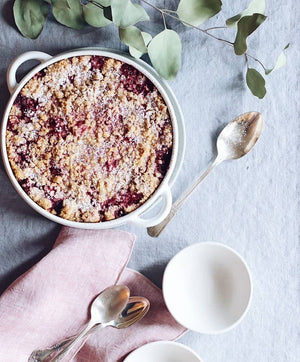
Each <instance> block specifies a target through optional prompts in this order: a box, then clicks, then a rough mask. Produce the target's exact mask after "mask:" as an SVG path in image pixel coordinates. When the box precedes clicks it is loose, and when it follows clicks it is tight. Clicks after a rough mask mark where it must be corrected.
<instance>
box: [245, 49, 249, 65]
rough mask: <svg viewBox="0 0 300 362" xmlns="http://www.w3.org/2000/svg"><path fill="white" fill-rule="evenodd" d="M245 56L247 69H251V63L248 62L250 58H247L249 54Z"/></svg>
mask: <svg viewBox="0 0 300 362" xmlns="http://www.w3.org/2000/svg"><path fill="white" fill-rule="evenodd" d="M244 55H245V59H246V65H247V69H249V62H248V56H247V54H246V53H245V54H244Z"/></svg>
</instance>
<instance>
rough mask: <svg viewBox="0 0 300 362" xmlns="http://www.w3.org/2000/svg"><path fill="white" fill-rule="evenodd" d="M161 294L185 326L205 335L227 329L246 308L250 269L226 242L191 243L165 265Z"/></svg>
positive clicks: (176, 317) (239, 317)
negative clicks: (224, 243) (223, 243)
mask: <svg viewBox="0 0 300 362" xmlns="http://www.w3.org/2000/svg"><path fill="white" fill-rule="evenodd" d="M163 295H164V299H165V302H166V305H167V307H168V309H169V311H170V313H171V314H172V315H173V317H174V318H175V319H176V320H177V321H178V322H179V323H180V324H181V325H183V326H184V327H186V328H188V329H190V330H193V331H196V332H199V333H206V334H217V333H222V332H226V331H228V330H230V329H231V328H233V327H235V326H236V325H237V324H238V323H239V322H240V321H241V320H242V318H243V317H244V316H245V314H246V312H247V310H248V308H249V305H250V301H251V296H252V281H251V276H250V271H249V268H248V266H247V264H246V262H245V261H244V259H243V258H242V257H241V256H240V255H239V254H238V253H237V252H235V251H234V250H233V249H231V248H229V247H227V246H225V245H222V244H219V243H197V244H193V245H191V246H189V247H187V248H185V249H183V250H182V251H180V252H179V253H178V254H176V255H175V256H174V257H173V259H171V261H170V262H169V264H168V265H167V267H166V270H165V273H164V277H163Z"/></svg>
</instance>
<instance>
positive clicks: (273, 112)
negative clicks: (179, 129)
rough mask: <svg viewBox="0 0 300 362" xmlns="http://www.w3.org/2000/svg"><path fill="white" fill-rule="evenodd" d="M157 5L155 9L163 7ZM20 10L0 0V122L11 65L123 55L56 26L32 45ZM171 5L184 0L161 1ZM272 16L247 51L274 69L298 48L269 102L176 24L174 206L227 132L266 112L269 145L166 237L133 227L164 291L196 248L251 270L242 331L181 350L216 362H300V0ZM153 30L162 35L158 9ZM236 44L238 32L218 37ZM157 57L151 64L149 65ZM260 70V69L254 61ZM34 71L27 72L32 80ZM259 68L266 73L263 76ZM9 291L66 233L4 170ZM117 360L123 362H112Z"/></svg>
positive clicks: (0, 274) (221, 50)
mask: <svg viewBox="0 0 300 362" xmlns="http://www.w3.org/2000/svg"><path fill="white" fill-rule="evenodd" d="M153 2H154V1H153ZM222 2H223V10H222V13H220V14H219V15H218V16H217V17H216V18H213V19H211V20H210V21H209V22H207V23H206V24H204V25H203V27H210V26H216V25H223V24H224V21H225V19H227V18H229V17H230V16H232V15H234V14H237V13H239V12H240V11H241V10H243V9H244V8H246V6H247V3H248V2H249V1H248V0H233V1H229V0H223V1H222ZM12 3H13V1H6V0H1V1H0V4H1V9H0V92H1V97H0V113H1V115H2V114H3V111H4V107H5V104H6V103H7V101H8V99H9V93H8V90H7V87H6V82H5V74H6V69H7V67H8V65H9V63H10V62H11V60H12V59H13V58H14V57H15V56H17V55H19V54H21V53H22V52H25V51H28V50H41V51H45V52H48V53H50V54H53V55H54V54H58V53H59V52H62V51H65V50H68V49H73V48H77V47H84V46H105V47H109V48H114V49H123V50H125V48H124V47H122V46H121V45H120V42H119V40H118V35H117V31H116V29H114V28H113V27H112V26H109V27H108V28H106V29H98V30H95V29H88V28H86V29H84V30H82V31H80V32H78V31H75V30H72V29H68V28H66V27H63V26H60V25H59V24H56V23H54V22H52V21H49V22H48V23H47V24H46V27H45V29H44V31H43V33H42V34H41V36H40V37H39V38H38V39H37V40H35V41H32V40H27V39H24V38H23V37H22V36H21V35H20V34H19V33H18V32H17V30H16V29H15V27H14V23H13V19H12V11H11V9H12ZM156 3H157V4H160V6H162V7H164V6H165V7H170V8H171V7H172V6H173V8H174V7H175V6H176V4H177V3H178V0H167V1H162V0H157V1H156ZM266 3H267V15H268V18H267V20H266V21H265V22H264V24H262V25H261V27H260V28H259V29H258V30H257V31H256V32H255V33H253V34H252V35H251V36H250V37H249V41H248V45H249V53H250V54H252V55H253V56H257V57H259V59H260V60H262V61H263V62H264V63H265V64H266V66H267V67H272V66H273V65H274V63H275V59H276V57H277V56H278V55H279V53H280V52H281V50H282V49H283V48H284V46H285V45H286V44H287V43H289V42H290V47H289V49H288V50H287V53H286V54H287V64H286V66H285V67H284V68H282V69H280V70H278V71H276V72H274V73H271V74H270V75H269V76H267V77H266V87H267V95H266V97H265V98H264V99H263V100H259V99H257V98H255V97H253V96H252V95H251V93H250V92H249V90H248V89H247V87H246V85H245V81H244V77H245V71H246V68H245V59H244V57H237V56H235V55H234V54H233V50H232V48H231V47H229V46H227V45H226V44H223V43H220V42H218V41H216V40H214V39H210V38H208V37H206V36H205V35H204V34H201V33H200V32H197V31H195V30H192V29H186V28H184V27H183V26H181V25H178V24H177V23H175V22H173V21H172V22H170V21H169V20H167V23H168V26H169V27H171V28H172V27H173V28H174V29H176V30H178V31H179V33H180V36H181V39H182V43H183V59H182V67H181V71H180V73H179V75H178V77H177V78H176V80H174V81H172V82H170V86H171V87H172V89H173V90H174V92H175V94H176V96H177V98H178V101H179V103H180V105H181V107H182V110H183V113H184V116H185V121H186V140H187V149H186V155H185V160H184V163H183V167H182V170H181V173H180V174H179V177H178V179H177V181H176V183H175V184H174V187H173V190H172V192H173V196H174V198H175V199H176V198H177V197H178V196H179V195H180V194H181V192H183V190H184V189H185V188H186V186H187V185H188V184H190V182H191V180H193V179H194V178H196V177H197V176H198V175H199V174H200V172H201V170H202V169H204V168H205V167H207V166H208V163H209V161H210V160H211V159H212V158H213V157H214V156H215V153H216V149H215V140H216V136H217V134H218V132H219V131H220V129H221V128H222V127H223V126H224V124H226V123H227V122H228V121H230V120H231V119H233V118H234V117H235V116H237V115H238V114H241V113H244V112H247V111H250V110H257V111H260V112H262V113H263V115H264V118H265V126H264V131H263V134H262V137H261V139H260V140H259V142H258V143H257V145H256V146H255V148H254V149H253V151H251V153H249V155H247V156H246V157H245V158H243V159H241V160H238V161H232V162H227V163H224V164H223V165H220V166H219V167H218V168H217V169H216V170H215V171H214V172H213V173H212V174H211V175H210V176H209V178H207V179H206V180H205V182H203V184H202V185H201V186H200V187H199V189H198V190H197V192H196V193H195V194H194V195H193V197H191V198H190V199H189V200H188V201H187V202H186V203H185V205H184V206H183V207H182V209H181V210H180V212H179V213H178V215H177V216H176V218H174V219H173V221H172V222H171V223H170V224H169V225H168V227H167V228H166V229H165V230H164V232H163V233H162V234H161V236H160V237H159V238H158V239H153V238H151V237H149V236H148V235H147V233H146V230H145V229H143V228H138V227H136V226H133V225H131V226H127V227H124V228H123V229H124V230H128V231H131V232H133V233H134V234H136V235H137V241H136V243H135V247H134V250H133V254H132V257H131V259H130V263H129V266H130V267H131V268H133V269H135V270H138V271H140V272H142V273H143V274H145V275H147V276H148V277H149V278H150V279H151V280H152V281H153V282H154V283H155V284H157V285H159V286H160V285H161V279H162V275H163V271H164V268H165V266H166V263H167V262H168V261H169V260H170V258H171V257H172V256H173V255H174V254H175V253H177V252H178V251H179V250H181V249H182V248H183V247H185V246H188V245H190V244H192V243H194V242H201V241H217V242H222V243H224V244H226V245H229V246H230V247H232V248H234V249H235V250H237V251H238V252H239V253H240V254H241V255H242V256H243V257H244V258H245V259H246V261H247V263H248V265H249V267H250V269H251V272H252V277H253V283H254V290H253V300H252V304H251V307H250V310H249V312H248V314H247V316H246V317H245V319H244V320H243V322H242V323H241V324H240V325H239V326H238V327H237V328H235V329H233V330H232V331H230V332H228V333H225V334H222V335H217V336H206V335H199V334H197V333H193V332H189V333H187V334H186V335H185V336H184V337H182V338H181V339H180V341H181V342H182V343H184V344H186V345H188V346H189V347H191V348H193V349H194V350H195V351H196V352H197V353H198V354H199V355H200V356H201V357H202V358H203V360H204V361H206V362H225V361H226V362H227V361H230V362H240V361H255V362H265V361H268V362H269V361H270V362H271V361H272V362H273V361H279V362H282V361H289V362H294V361H298V359H299V355H300V349H299V348H300V344H299V343H297V342H299V340H297V338H298V335H297V330H298V327H299V294H300V293H299V208H298V199H299V186H298V185H299V181H298V180H299V118H300V117H299V116H300V114H299V79H300V74H299V69H300V52H299V49H300V47H299V33H300V28H299V27H300V24H299V21H298V20H299V18H300V11H299V10H300V5H299V2H298V1H295V0H286V1H280V0H273V1H271V0H269V1H266ZM149 12H150V15H151V20H152V21H151V23H148V22H145V23H143V30H145V31H148V32H150V33H152V34H155V33H156V32H157V31H159V30H162V29H163V24H162V20H161V17H160V15H159V14H158V13H154V12H152V10H150V8H149ZM214 32H215V34H218V35H219V36H220V37H224V38H226V39H230V40H233V39H234V31H233V30H231V29H229V30H226V29H225V30H223V29H219V30H214ZM146 60H147V59H146ZM250 62H251V63H250V64H251V67H259V65H258V64H255V63H254V62H253V61H252V60H250ZM30 65H32V64H28V65H27V64H26V65H25V66H24V67H23V70H21V73H22V72H24V69H25V68H28V67H29V66H30ZM257 69H259V68H257ZM0 184H1V187H0V223H1V225H0V290H1V291H3V290H4V289H5V288H6V287H7V286H8V285H9V284H10V283H11V282H12V281H13V280H14V279H15V278H16V277H18V276H19V275H20V274H21V273H23V272H24V271H25V270H27V269H28V268H29V267H30V266H32V265H33V264H34V263H35V262H36V261H38V260H39V259H40V258H41V257H42V256H43V255H45V254H46V253H47V252H48V251H49V250H50V248H51V246H52V244H53V242H54V241H55V239H56V236H57V234H58V232H59V229H60V226H58V225H56V224H54V223H52V222H50V221H48V220H46V219H44V218H43V217H41V216H39V215H38V214H37V213H35V212H34V211H32V210H31V209H30V208H29V206H27V205H26V204H25V203H24V202H23V201H22V200H21V198H20V197H19V196H18V195H17V193H16V192H15V191H14V189H13V187H12V186H11V184H10V182H9V180H8V179H7V177H6V174H5V171H4V169H3V166H1V168H0ZM112 362H114V361H112Z"/></svg>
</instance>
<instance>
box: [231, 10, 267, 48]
mask: <svg viewBox="0 0 300 362" xmlns="http://www.w3.org/2000/svg"><path fill="white" fill-rule="evenodd" d="M265 19H266V16H264V15H262V14H256V13H255V14H253V15H249V16H244V17H243V18H241V19H240V20H239V22H238V26H237V27H238V30H237V34H236V38H235V41H234V52H235V54H237V55H242V54H244V53H245V51H246V50H247V42H246V41H247V37H248V36H249V35H250V34H252V33H253V32H254V30H256V29H257V28H258V27H259V26H260V25H261V24H262V23H263V22H264V21H265Z"/></svg>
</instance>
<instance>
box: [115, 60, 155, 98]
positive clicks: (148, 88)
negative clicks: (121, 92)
mask: <svg viewBox="0 0 300 362" xmlns="http://www.w3.org/2000/svg"><path fill="white" fill-rule="evenodd" d="M120 72H121V74H122V76H123V77H121V82H122V84H123V87H124V88H125V89H126V90H127V91H129V92H133V93H135V94H141V93H142V94H143V95H144V96H146V95H147V94H148V93H150V92H152V91H153V89H154V85H153V83H152V82H151V81H150V80H149V79H148V78H146V77H145V76H144V75H143V74H142V73H141V72H139V71H138V70H137V69H136V68H134V67H132V66H131V65H129V64H123V65H122V66H121V70H120Z"/></svg>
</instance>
